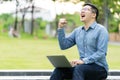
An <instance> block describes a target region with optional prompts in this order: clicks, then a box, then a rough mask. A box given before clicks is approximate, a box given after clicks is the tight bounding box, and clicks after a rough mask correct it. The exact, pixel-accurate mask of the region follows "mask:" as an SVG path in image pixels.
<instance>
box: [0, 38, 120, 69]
mask: <svg viewBox="0 0 120 80" xmlns="http://www.w3.org/2000/svg"><path fill="white" fill-rule="evenodd" d="M119 49H120V46H115V45H109V49H108V55H107V59H108V63H109V67H110V69H120V64H119V63H120V58H119V56H120V54H119ZM61 54H64V55H66V56H67V58H68V59H69V60H73V59H76V58H78V51H77V48H76V46H74V47H72V48H70V49H67V50H60V48H59V45H58V42H57V39H44V40H42V39H15V38H7V39H2V38H0V69H53V68H54V67H53V66H52V65H51V63H50V62H49V61H48V59H47V58H46V56H47V55H61Z"/></svg>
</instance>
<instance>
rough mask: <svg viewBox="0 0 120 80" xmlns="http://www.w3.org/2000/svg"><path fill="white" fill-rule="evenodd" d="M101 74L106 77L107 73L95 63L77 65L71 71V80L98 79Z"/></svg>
mask: <svg viewBox="0 0 120 80" xmlns="http://www.w3.org/2000/svg"><path fill="white" fill-rule="evenodd" d="M103 74H104V75H103ZM101 76H103V77H107V73H106V71H105V69H104V68H103V67H101V66H99V65H97V64H82V65H77V66H76V67H75V69H74V72H73V80H99V78H100V77H101Z"/></svg>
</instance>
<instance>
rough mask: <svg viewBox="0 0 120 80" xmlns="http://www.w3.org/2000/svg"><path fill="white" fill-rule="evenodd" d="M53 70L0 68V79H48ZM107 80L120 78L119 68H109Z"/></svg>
mask: <svg viewBox="0 0 120 80" xmlns="http://www.w3.org/2000/svg"><path fill="white" fill-rule="evenodd" d="M52 71H53V70H0V80H49V78H50V75H51V73H52ZM107 80H120V70H109V74H108V78H107Z"/></svg>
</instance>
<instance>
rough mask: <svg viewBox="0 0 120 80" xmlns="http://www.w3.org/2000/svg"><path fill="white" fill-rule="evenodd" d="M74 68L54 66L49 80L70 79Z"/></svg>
mask: <svg viewBox="0 0 120 80" xmlns="http://www.w3.org/2000/svg"><path fill="white" fill-rule="evenodd" d="M73 69H74V68H56V69H55V70H54V71H53V73H52V75H51V77H50V80H64V79H72V75H73Z"/></svg>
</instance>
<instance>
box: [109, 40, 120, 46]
mask: <svg viewBox="0 0 120 80" xmlns="http://www.w3.org/2000/svg"><path fill="white" fill-rule="evenodd" d="M109 44H112V45H118V46H120V42H114V41H109Z"/></svg>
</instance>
